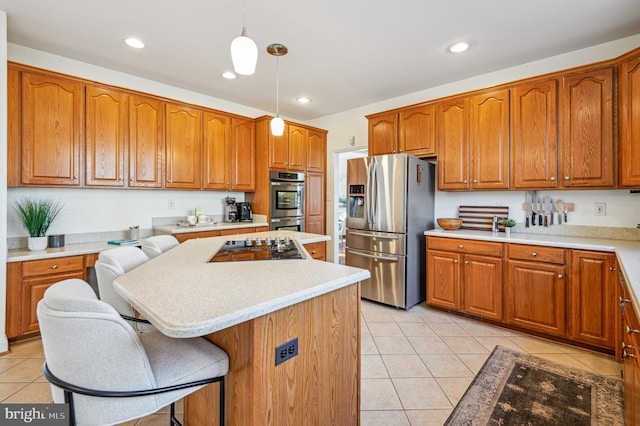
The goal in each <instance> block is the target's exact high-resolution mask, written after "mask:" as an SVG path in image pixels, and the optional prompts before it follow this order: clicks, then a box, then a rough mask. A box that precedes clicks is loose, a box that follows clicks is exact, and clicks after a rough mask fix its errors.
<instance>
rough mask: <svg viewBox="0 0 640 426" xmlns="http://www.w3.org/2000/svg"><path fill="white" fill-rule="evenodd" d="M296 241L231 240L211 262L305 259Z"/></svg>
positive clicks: (283, 239) (277, 239)
mask: <svg viewBox="0 0 640 426" xmlns="http://www.w3.org/2000/svg"><path fill="white" fill-rule="evenodd" d="M305 258H306V256H305V255H304V254H303V251H302V250H300V247H298V244H297V242H296V241H295V240H292V239H290V238H289V237H286V238H282V239H281V238H279V237H276V238H274V239H271V238H265V239H262V238H256V239H253V238H247V239H245V240H229V241H227V242H225V243H224V245H223V246H222V247H221V248H220V250H218V251H217V252H216V254H214V255H213V256H212V257H211V258H210V259H209V262H238V261H246V260H286V259H305Z"/></svg>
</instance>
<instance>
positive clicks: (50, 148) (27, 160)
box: [22, 72, 84, 186]
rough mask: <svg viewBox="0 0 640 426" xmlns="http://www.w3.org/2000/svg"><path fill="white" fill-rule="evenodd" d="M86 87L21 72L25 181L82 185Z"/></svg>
mask: <svg viewBox="0 0 640 426" xmlns="http://www.w3.org/2000/svg"><path fill="white" fill-rule="evenodd" d="M83 123H84V87H83V85H82V84H81V83H77V82H75V81H72V80H65V79H59V78H56V77H53V76H44V75H40V74H31V73H28V72H24V73H23V74H22V184H24V185H64V186H79V185H80V171H81V167H80V147H81V143H82V139H83V135H82V130H83Z"/></svg>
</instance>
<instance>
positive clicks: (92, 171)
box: [84, 86, 129, 187]
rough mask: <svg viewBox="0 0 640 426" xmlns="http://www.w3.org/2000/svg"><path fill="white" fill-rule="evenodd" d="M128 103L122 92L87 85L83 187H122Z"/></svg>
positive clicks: (124, 177)
mask: <svg viewBox="0 0 640 426" xmlns="http://www.w3.org/2000/svg"><path fill="white" fill-rule="evenodd" d="M128 102H129V96H128V95H127V94H126V93H123V92H120V91H117V90H113V89H109V88H105V87H101V86H87V88H86V94H85V105H86V121H85V145H84V147H85V148H84V152H85V185H86V186H90V187H125V186H126V174H125V173H126V172H127V171H128V170H127V167H126V165H125V162H126V161H125V152H126V150H127V119H128V117H129V111H128V108H129V103H128Z"/></svg>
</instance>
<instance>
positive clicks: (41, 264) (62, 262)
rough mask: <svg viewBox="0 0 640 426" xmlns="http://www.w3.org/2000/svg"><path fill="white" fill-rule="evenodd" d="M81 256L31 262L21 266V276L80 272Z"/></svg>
mask: <svg viewBox="0 0 640 426" xmlns="http://www.w3.org/2000/svg"><path fill="white" fill-rule="evenodd" d="M83 267H84V258H83V257H82V256H71V257H59V258H56V259H43V260H32V261H29V262H24V263H23V264H22V276H24V277H33V276H36V275H49V274H59V273H62V272H72V271H82V268H83Z"/></svg>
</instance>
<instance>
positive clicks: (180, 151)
mask: <svg viewBox="0 0 640 426" xmlns="http://www.w3.org/2000/svg"><path fill="white" fill-rule="evenodd" d="M165 125H166V128H165V136H166V143H165V156H164V161H165V178H166V181H165V184H164V186H165V188H168V189H200V188H202V111H200V110H199V109H195V108H191V107H187V106H185V105H177V104H166V105H165Z"/></svg>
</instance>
